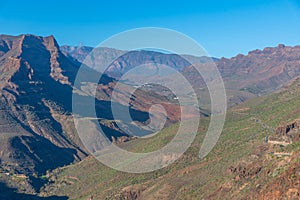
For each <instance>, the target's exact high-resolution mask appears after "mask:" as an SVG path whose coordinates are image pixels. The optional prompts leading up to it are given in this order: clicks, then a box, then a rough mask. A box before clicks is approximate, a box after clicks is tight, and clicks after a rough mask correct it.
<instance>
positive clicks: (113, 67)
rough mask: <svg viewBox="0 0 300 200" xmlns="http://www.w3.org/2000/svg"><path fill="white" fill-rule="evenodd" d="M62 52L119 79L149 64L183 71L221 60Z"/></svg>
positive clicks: (147, 53) (95, 50)
mask: <svg viewBox="0 0 300 200" xmlns="http://www.w3.org/2000/svg"><path fill="white" fill-rule="evenodd" d="M61 51H62V52H63V53H64V54H65V55H66V56H70V57H73V58H74V59H76V60H78V61H79V62H82V63H84V64H86V65H87V66H90V67H91V68H93V69H95V70H98V71H101V72H104V73H105V74H107V75H108V76H110V77H113V78H117V79H119V78H120V77H121V76H122V75H123V74H125V73H126V72H128V71H129V70H131V69H133V68H134V67H136V66H140V65H143V64H147V63H151V64H152V65H153V66H156V65H166V66H169V67H172V68H174V69H175V70H182V69H183V68H184V67H187V66H189V65H191V63H207V62H216V61H218V60H219V59H217V58H210V57H206V56H202V57H196V56H191V55H177V54H165V53H161V52H157V51H149V50H139V51H138V50H135V51H123V50H117V49H114V48H107V47H96V48H93V47H88V46H77V47H75V46H67V45H65V46H62V47H61ZM190 62H191V63H190Z"/></svg>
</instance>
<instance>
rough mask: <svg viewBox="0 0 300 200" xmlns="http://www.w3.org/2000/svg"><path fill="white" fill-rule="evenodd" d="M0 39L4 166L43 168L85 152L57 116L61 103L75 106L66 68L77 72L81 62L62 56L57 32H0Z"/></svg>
mask: <svg viewBox="0 0 300 200" xmlns="http://www.w3.org/2000/svg"><path fill="white" fill-rule="evenodd" d="M0 41H1V42H0V44H1V48H0V49H1V54H2V56H1V58H0V71H1V74H0V78H1V83H0V87H1V90H0V94H1V96H0V107H1V111H0V112H1V115H0V116H1V117H0V123H1V129H0V137H1V146H0V148H1V155H0V157H1V161H2V168H4V169H5V170H7V171H11V170H13V171H16V172H17V173H22V174H23V173H24V174H32V173H33V172H35V173H38V174H43V173H45V172H46V170H48V169H54V168H56V167H58V166H63V165H65V164H69V163H71V162H73V161H75V160H80V159H81V158H83V157H84V156H85V155H86V153H85V152H84V151H83V149H82V148H81V147H80V143H79V142H77V143H76V142H74V141H72V140H70V138H72V137H75V136H74V133H71V132H68V133H67V132H64V130H63V126H62V125H61V124H60V123H59V121H57V120H56V119H55V117H54V115H55V114H56V113H58V111H59V110H58V108H61V110H63V111H64V112H65V113H70V111H71V107H70V105H71V104H70V102H71V100H70V99H69V98H68V96H69V97H70V96H71V94H72V88H71V87H70V84H71V82H70V80H69V78H68V77H67V76H66V74H68V75H69V77H72V75H71V74H73V76H74V75H75V74H76V67H77V66H73V65H72V64H71V63H70V62H68V61H67V60H66V59H65V58H64V57H63V55H62V54H61V53H60V51H59V48H58V45H57V43H56V41H55V39H54V38H53V37H52V36H50V37H46V38H42V37H36V36H32V35H22V36H18V37H11V36H1V37H0ZM61 64H63V67H61ZM62 72H64V73H65V74H63V73H62ZM77 141H78V140H77Z"/></svg>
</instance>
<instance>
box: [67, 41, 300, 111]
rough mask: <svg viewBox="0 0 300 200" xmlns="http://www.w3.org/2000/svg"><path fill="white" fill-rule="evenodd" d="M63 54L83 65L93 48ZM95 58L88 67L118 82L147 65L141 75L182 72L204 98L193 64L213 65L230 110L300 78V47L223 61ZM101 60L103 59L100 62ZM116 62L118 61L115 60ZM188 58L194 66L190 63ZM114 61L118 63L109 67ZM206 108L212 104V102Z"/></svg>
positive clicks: (142, 54)
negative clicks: (157, 70)
mask: <svg viewBox="0 0 300 200" xmlns="http://www.w3.org/2000/svg"><path fill="white" fill-rule="evenodd" d="M62 51H63V52H64V54H65V55H68V56H69V57H72V58H74V59H77V60H79V61H80V62H83V59H84V58H85V56H88V55H89V53H91V52H92V51H93V48H91V47H84V46H82V47H70V46H63V47H62ZM94 54H95V56H93V55H90V56H88V57H87V59H86V61H85V62H86V64H87V65H89V66H92V67H93V68H95V69H96V68H97V67H98V70H99V69H101V70H102V71H104V73H106V74H107V75H109V76H111V77H114V78H117V79H119V78H120V77H121V76H122V75H123V74H125V73H126V72H128V71H129V70H132V69H133V67H136V66H140V65H143V64H144V71H138V73H149V71H150V72H151V73H152V72H153V71H154V68H158V66H159V65H162V64H164V65H168V66H170V67H172V68H174V69H176V70H179V71H181V72H182V74H183V75H184V76H186V77H187V78H188V80H189V81H190V82H191V83H192V84H193V85H194V88H195V90H196V92H197V93H198V96H203V95H201V94H203V91H201V88H204V87H205V83H204V82H203V79H202V78H201V76H200V75H199V73H198V72H197V71H195V69H194V68H193V67H192V66H191V64H193V65H197V67H201V68H202V69H209V68H210V67H211V66H210V63H211V62H212V61H213V62H215V63H216V65H217V67H218V69H219V71H220V73H221V75H222V77H223V80H224V82H225V86H226V89H227V94H228V104H229V106H234V105H237V104H239V103H241V102H243V101H245V100H247V99H249V98H253V97H256V96H260V95H264V94H268V93H271V92H273V91H275V90H277V89H280V88H281V87H282V86H284V85H285V84H288V83H289V81H293V80H294V79H295V78H297V77H298V76H299V75H300V70H299V62H300V56H299V55H300V46H295V47H289V46H285V45H282V44H280V45H278V46H277V47H266V48H265V49H263V50H258V49H257V50H254V51H250V52H249V53H248V54H247V55H242V54H239V55H237V56H235V57H233V58H221V59H216V58H207V57H200V58H199V57H194V56H190V55H182V56H179V55H174V54H164V53H160V52H152V51H131V52H126V51H121V50H116V49H110V48H96V49H95V50H94ZM96 55H98V56H96ZM99 55H101V56H99ZM102 55H105V56H102ZM119 56H120V57H119ZM97 57H99V58H98V59H96V58H97ZM104 58H108V59H104ZM113 58H117V59H116V60H114V59H113ZM184 58H187V59H188V60H189V61H191V62H192V63H189V62H187V60H185V59H184ZM111 60H114V61H113V62H112V63H109V62H110V61H111ZM103 63H104V64H103ZM147 67H148V69H147ZM132 77H133V78H136V77H134V76H132ZM170 79H172V78H170ZM197 90H198V91H197ZM206 101H207V100H206ZM205 104H209V102H208V103H205Z"/></svg>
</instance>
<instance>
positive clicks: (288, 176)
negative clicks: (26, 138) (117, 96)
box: [42, 80, 300, 199]
mask: <svg viewBox="0 0 300 200" xmlns="http://www.w3.org/2000/svg"><path fill="white" fill-rule="evenodd" d="M299 88H300V80H297V81H295V82H294V83H293V84H292V85H290V86H287V87H285V88H284V89H282V90H281V91H279V92H277V93H273V94H271V95H268V96H264V97H258V98H254V99H251V100H249V101H247V102H245V103H242V104H241V105H239V106H236V107H233V108H232V109H230V110H229V111H228V113H227V121H226V124H225V127H224V130H223V133H222V135H221V138H220V140H219V142H218V144H217V145H216V147H215V148H214V149H213V151H212V152H211V153H210V154H209V155H208V156H207V157H206V158H205V159H203V160H200V159H199V158H198V152H199V148H200V144H201V141H202V139H203V133H204V131H205V129H206V126H207V123H208V121H207V119H205V118H204V119H202V123H201V124H202V125H201V127H200V129H199V133H198V135H197V138H196V140H195V141H194V143H193V144H192V146H191V147H190V148H189V150H188V151H187V152H186V153H185V154H184V155H183V156H182V157H181V158H180V159H179V160H178V161H177V162H176V163H174V164H171V165H170V166H168V167H166V168H164V169H161V170H158V171H155V172H151V173H147V174H140V175H139V174H128V173H121V172H117V171H115V170H113V169H110V168H108V167H105V166H103V165H102V164H101V163H99V162H97V161H96V160H95V159H94V158H93V157H88V158H86V159H84V160H83V161H81V162H80V163H77V164H74V165H70V166H68V167H66V168H62V169H57V170H55V171H54V172H53V173H52V174H51V175H49V179H50V180H51V182H52V183H50V184H48V185H47V186H46V187H45V188H44V189H43V192H42V194H43V195H46V196H47V195H49V194H59V195H66V196H69V197H70V199H87V198H89V197H94V199H219V198H222V199H299V194H300V191H299V187H298V186H299V180H300V174H299V172H298V171H299V169H300V162H299V159H300V157H299V155H300V154H299V153H300V145H299V144H300V140H299V136H300V132H299V127H300V126H299V122H298V120H299V118H300V111H299V108H298V105H299V103H300V96H299V94H300V93H299V92H300V89H299ZM176 129H177V128H176V125H174V126H170V127H169V128H166V129H165V130H164V131H163V132H162V133H161V134H159V135H156V136H154V137H152V138H149V139H138V140H134V141H130V142H128V143H125V144H123V145H122V146H121V147H122V148H125V149H129V150H131V151H134V152H148V151H152V150H154V149H158V148H159V147H161V146H163V145H164V144H166V143H167V142H168V141H170V139H171V138H172V136H173V134H174V132H175V130H176ZM267 135H268V138H269V139H268V140H269V141H268V143H266V136H267ZM276 142H277V143H279V144H275V143H276Z"/></svg>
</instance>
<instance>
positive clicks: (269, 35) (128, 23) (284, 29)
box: [0, 0, 300, 57]
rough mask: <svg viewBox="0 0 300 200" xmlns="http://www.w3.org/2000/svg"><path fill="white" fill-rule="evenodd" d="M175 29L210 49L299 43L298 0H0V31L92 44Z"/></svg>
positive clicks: (226, 51) (222, 51) (223, 52)
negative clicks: (146, 30)
mask: <svg viewBox="0 0 300 200" xmlns="http://www.w3.org/2000/svg"><path fill="white" fill-rule="evenodd" d="M149 26H151V27H164V28H170V29H174V30H177V31H180V32H182V33H184V34H186V35H188V36H190V37H192V38H193V39H195V40H196V41H197V42H198V43H199V44H201V45H202V46H203V47H204V48H205V49H206V50H207V51H208V53H209V54H210V55H212V56H216V57H222V56H224V57H232V56H234V55H236V54H238V53H243V54H246V53H247V52H248V51H250V50H253V49H262V48H264V47H266V46H277V45H278V44H279V43H284V44H286V45H300V0H231V1H229V0H228V1H217V0H204V1H201V0H200V1H176V0H174V1H163V0H160V1H156V0H152V1H145V0H144V1H142V0H140V1H130V0H127V1H107V0H106V1H89V0H85V1H77V0H73V1H63V0H51V1H46V0H45V1H34V0H28V1H13V0H0V29H1V31H0V33H2V34H12V35H18V34H22V33H32V34H37V35H42V36H46V35H54V36H55V37H56V39H57V41H58V42H59V44H61V45H63V44H70V45H78V44H79V43H82V44H83V45H89V46H96V45H97V44H99V43H100V42H101V41H103V40H104V39H106V38H107V37H110V36H111V35H113V34H117V33H119V32H121V31H125V30H127V29H132V28H139V27H149Z"/></svg>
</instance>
